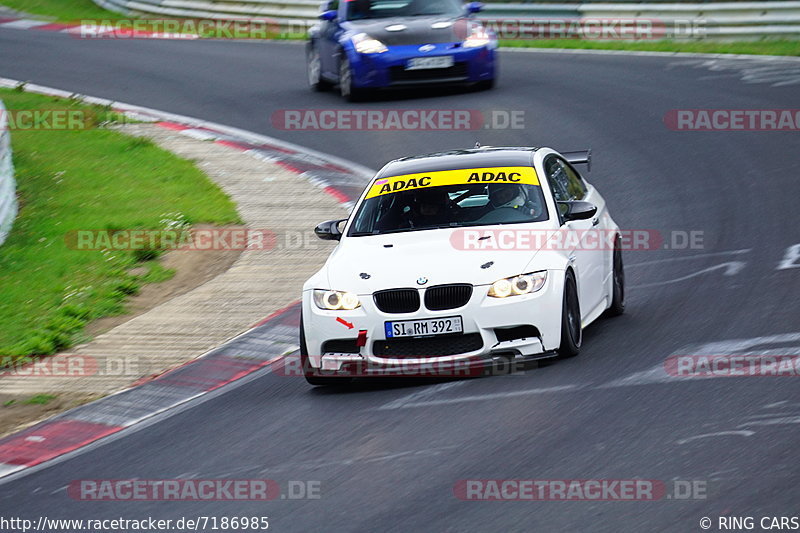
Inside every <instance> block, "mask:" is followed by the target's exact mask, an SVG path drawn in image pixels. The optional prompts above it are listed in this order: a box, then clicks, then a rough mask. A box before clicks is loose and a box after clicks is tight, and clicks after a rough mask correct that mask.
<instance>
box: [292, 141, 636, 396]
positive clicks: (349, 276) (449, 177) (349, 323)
mask: <svg viewBox="0 0 800 533" xmlns="http://www.w3.org/2000/svg"><path fill="white" fill-rule="evenodd" d="M590 156H591V154H590V152H572V153H566V154H559V153H558V152H556V151H555V150H552V149H549V148H517V147H513V148H497V147H483V148H475V149H471V150H458V151H451V152H442V153H436V154H430V155H424V156H414V157H406V158H403V159H398V160H395V161H392V162H390V163H388V164H387V165H386V166H384V167H383V169H381V171H380V172H378V174H377V175H376V176H375V178H373V180H372V181H371V182H370V184H369V185H368V186H367V187H366V189H365V190H364V192H363V193H362V194H361V197H360V198H359V200H358V202H357V203H356V205H355V207H354V209H353V212H352V214H351V216H350V217H349V218H348V219H345V220H331V221H328V222H323V223H322V224H320V225H319V226H317V228H316V229H315V232H316V234H317V236H319V237H320V238H322V239H330V240H339V241H340V242H339V244H338V246H337V247H336V248H335V249H334V251H333V252H332V253H331V255H330V257H329V258H328V261H327V262H326V264H325V266H324V267H322V269H321V270H320V271H319V272H317V273H316V274H314V275H313V276H312V277H311V278H310V279H309V280H308V281H307V282H306V283H305V285H304V286H303V298H302V315H301V322H300V352H301V354H300V355H301V356H300V360H301V362H302V365H303V369H304V375H305V377H306V379H307V380H308V382H309V383H311V384H314V385H328V384H339V383H343V382H344V381H346V380H349V378H352V377H354V376H371V375H387V373H386V370H387V369H389V370H391V369H395V368H402V369H403V370H404V371H405V370H407V369H409V368H416V369H425V370H426V371H429V370H431V369H432V368H435V367H436V368H438V367H439V366H441V368H448V369H453V368H455V367H456V366H457V365H459V364H462V363H463V364H466V363H469V364H470V365H472V364H473V363H483V364H485V363H489V362H492V361H499V360H503V359H504V360H509V359H510V360H519V358H522V359H531V358H541V357H553V356H557V355H560V356H574V355H577V353H578V351H579V350H580V346H581V340H582V328H584V327H586V326H587V325H588V324H590V323H591V322H592V321H594V320H595V319H596V318H597V317H599V316H600V315H601V314H603V313H604V312H606V311H607V312H608V314H620V313H622V312H623V310H624V306H625V303H624V274H623V267H622V254H621V246H620V239H621V235H620V231H619V228H618V226H617V225H616V223H615V222H614V221H613V220H612V218H611V215H610V214H609V213H608V209H607V208H606V203H605V201H604V200H603V198H602V197H601V196H600V194H599V193H598V192H597V190H596V189H595V188H594V187H593V186H592V185H590V184H589V183H587V182H586V181H585V180H584V179H583V178H582V177H581V175H580V174H579V173H578V171H576V170H575V168H574V166H573V164H587V165H589V164H590ZM470 367H471V366H470ZM404 375H408V374H404ZM411 375H413V372H412V373H411Z"/></svg>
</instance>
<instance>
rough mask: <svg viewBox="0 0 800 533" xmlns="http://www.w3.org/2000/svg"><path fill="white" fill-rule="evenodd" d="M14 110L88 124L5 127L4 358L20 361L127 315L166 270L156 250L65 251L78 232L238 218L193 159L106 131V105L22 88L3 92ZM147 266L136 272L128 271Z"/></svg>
mask: <svg viewBox="0 0 800 533" xmlns="http://www.w3.org/2000/svg"><path fill="white" fill-rule="evenodd" d="M0 99H1V100H3V101H4V102H5V104H6V107H8V108H9V110H11V111H12V112H13V110H30V109H62V108H67V107H68V108H70V109H78V110H83V111H86V112H87V113H89V112H90V113H91V116H92V117H93V121H92V123H91V127H90V128H88V129H84V130H49V131H46V130H33V131H31V130H28V131H22V130H20V131H11V132H10V133H11V143H12V148H13V150H14V165H15V167H16V178H17V195H18V198H19V203H20V211H19V215H18V217H17V219H16V221H15V223H14V227H13V228H12V231H11V233H10V235H9V237H8V240H7V241H6V242H5V244H3V245H2V247H0V361H3V360H4V359H5V360H6V362H8V359H9V357H8V356H12V357H11V358H12V359H17V360H19V362H24V361H25V360H26V359H27V358H23V357H21V356H27V355H34V356H35V355H46V354H51V353H54V352H56V351H58V350H61V349H64V348H66V347H68V346H70V345H72V344H74V343H75V342H76V341H83V340H85V337H83V336H82V333H81V332H82V330H83V328H84V326H85V325H86V324H87V323H88V322H89V321H91V320H93V319H96V318H100V317H103V316H110V315H117V314H122V313H124V312H125V300H126V298H127V297H128V296H129V295H132V294H136V293H137V292H138V290H139V288H140V287H141V285H142V284H144V283H149V282H157V281H162V280H164V279H167V278H169V277H170V276H171V275H172V272H171V271H169V270H167V269H164V268H163V267H162V266H161V265H160V264H159V263H158V259H157V256H158V253H154V254H143V253H141V251H140V252H137V253H136V254H134V253H133V252H131V251H109V250H102V251H85V250H74V249H70V248H69V247H68V245H67V239H65V236H66V235H67V233H68V232H71V231H74V230H80V229H84V230H86V229H89V230H105V229H111V230H113V229H164V228H165V227H166V226H167V225H168V224H169V222H167V221H166V219H170V220H173V221H174V220H179V221H180V222H179V223H180V224H193V223H211V224H236V223H240V219H239V217H238V215H237V213H236V209H235V206H234V205H233V203H232V202H231V201H230V199H229V198H228V197H227V196H226V195H225V194H224V193H223V192H222V191H221V190H220V189H219V188H218V187H217V186H216V185H214V184H213V183H212V182H211V181H209V179H208V178H207V177H206V176H205V175H204V174H203V173H201V172H200V171H199V170H198V169H197V168H196V167H195V166H194V165H193V164H192V163H190V162H188V161H185V160H182V159H179V158H178V157H176V156H174V155H172V154H170V153H169V152H167V151H165V150H162V149H160V148H158V147H157V146H155V145H154V144H153V143H152V142H148V141H142V140H140V139H136V138H132V137H129V136H126V135H123V134H121V133H118V132H115V131H112V130H109V129H106V128H104V127H103V126H102V124H103V123H105V122H113V121H114V120H115V119H116V115H114V114H113V113H112V112H110V111H109V110H107V109H104V108H99V107H93V106H92V107H90V106H85V105H81V104H78V103H77V102H74V101H71V100H63V99H57V98H52V97H46V96H41V95H34V94H28V93H24V92H21V91H19V90H6V89H3V90H0ZM134 267H146V269H138V268H137V269H136V270H135V272H140V271H142V272H144V273H140V274H138V275H133V274H132V273H131V272H130V271H131V270H133V269H134ZM0 366H2V365H0Z"/></svg>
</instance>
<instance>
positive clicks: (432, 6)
mask: <svg viewBox="0 0 800 533" xmlns="http://www.w3.org/2000/svg"><path fill="white" fill-rule="evenodd" d="M463 14H464V8H463V7H462V5H461V2H459V0H410V1H409V0H351V1H350V2H348V3H347V20H363V19H380V18H394V17H421V16H448V17H458V16H459V15H463Z"/></svg>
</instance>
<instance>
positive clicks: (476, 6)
mask: <svg viewBox="0 0 800 533" xmlns="http://www.w3.org/2000/svg"><path fill="white" fill-rule="evenodd" d="M479 11H483V4H482V3H480V2H470V3H469V4H467V13H478V12H479Z"/></svg>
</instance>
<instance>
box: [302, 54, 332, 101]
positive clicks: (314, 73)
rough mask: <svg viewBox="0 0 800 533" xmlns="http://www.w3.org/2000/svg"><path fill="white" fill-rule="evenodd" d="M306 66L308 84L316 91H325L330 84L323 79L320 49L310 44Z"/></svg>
mask: <svg viewBox="0 0 800 533" xmlns="http://www.w3.org/2000/svg"><path fill="white" fill-rule="evenodd" d="M306 68H307V70H308V86H309V87H311V89H312V90H314V91H324V90H326V89H328V87H330V84H329V83H328V82H327V81H325V80H324V79H322V62H321V61H320V58H319V51H318V50H317V49H316V48H315V47H314V46H310V47H309V48H308V51H307V52H306Z"/></svg>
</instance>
